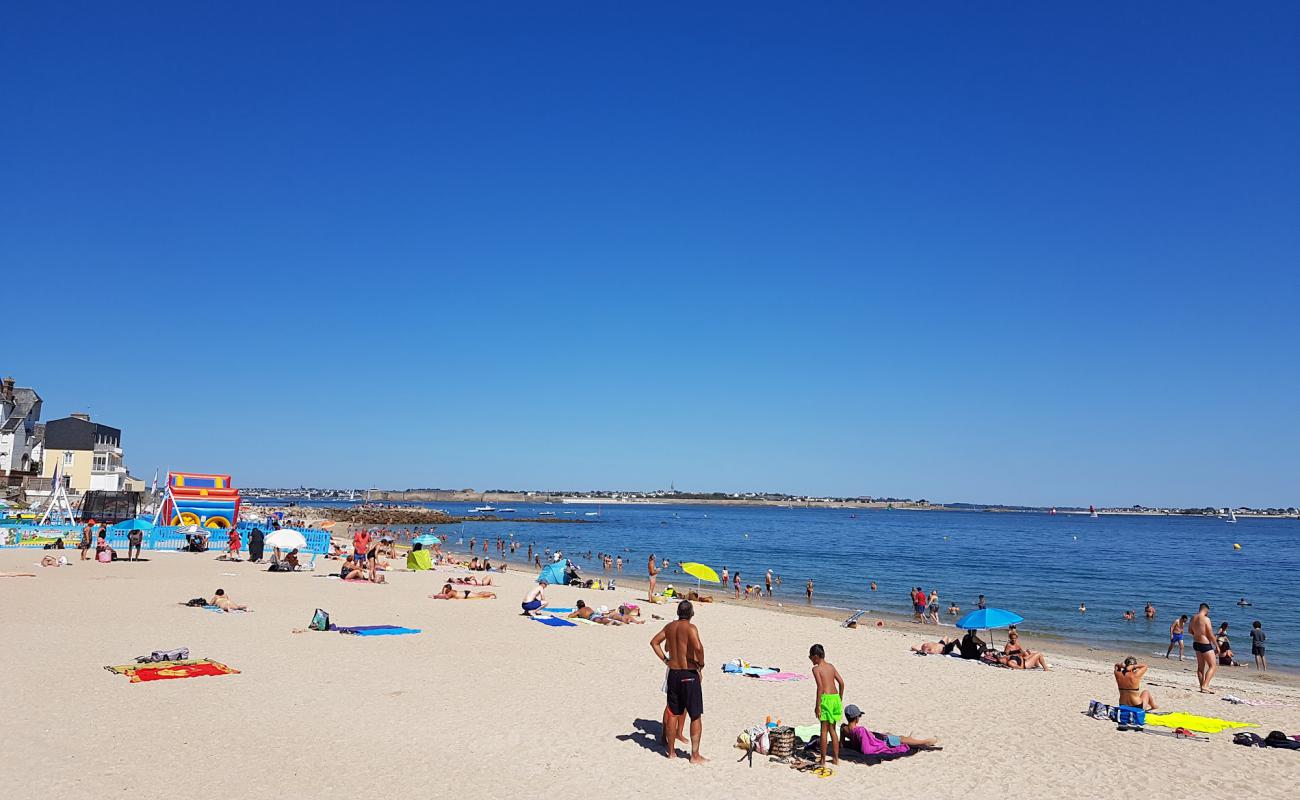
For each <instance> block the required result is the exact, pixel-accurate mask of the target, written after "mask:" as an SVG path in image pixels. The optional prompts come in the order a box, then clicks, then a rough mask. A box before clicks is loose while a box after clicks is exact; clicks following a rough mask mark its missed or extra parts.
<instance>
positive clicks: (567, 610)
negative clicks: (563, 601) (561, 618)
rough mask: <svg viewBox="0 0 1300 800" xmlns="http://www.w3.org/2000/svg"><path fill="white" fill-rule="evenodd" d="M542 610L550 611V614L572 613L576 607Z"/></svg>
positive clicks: (544, 609)
mask: <svg viewBox="0 0 1300 800" xmlns="http://www.w3.org/2000/svg"><path fill="white" fill-rule="evenodd" d="M542 610H543V611H546V612H548V613H550V614H572V613H573V612H574V611H575V610H576V609H572V608H543V609H542Z"/></svg>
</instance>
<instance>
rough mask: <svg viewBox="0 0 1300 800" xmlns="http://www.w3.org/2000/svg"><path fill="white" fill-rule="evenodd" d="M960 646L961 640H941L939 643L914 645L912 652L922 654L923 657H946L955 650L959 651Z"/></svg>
mask: <svg viewBox="0 0 1300 800" xmlns="http://www.w3.org/2000/svg"><path fill="white" fill-rule="evenodd" d="M960 644H961V640H960V639H957V638H956V637H954V638H952V639H949V640H948V641H946V642H945V641H944V640H943V639H940V640H939V641H937V642H921V643H920V644H914V645H912V652H913V653H920V654H921V655H925V656H934V655H945V656H946V655H948V654H949V653H951V652H952V651H953V650H955V649H957V647H958V646H959V645H960Z"/></svg>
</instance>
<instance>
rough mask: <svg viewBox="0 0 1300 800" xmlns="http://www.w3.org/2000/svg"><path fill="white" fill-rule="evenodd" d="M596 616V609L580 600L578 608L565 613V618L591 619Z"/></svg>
mask: <svg viewBox="0 0 1300 800" xmlns="http://www.w3.org/2000/svg"><path fill="white" fill-rule="evenodd" d="M594 616H596V611H595V609H593V608H592V607H591V606H589V605H587V604H586V603H585V602H583V601H582V600H579V601H578V605H577V608H575V609H573V611H571V612H569V613H568V614H567V615H565V619H591V618H592V617H594Z"/></svg>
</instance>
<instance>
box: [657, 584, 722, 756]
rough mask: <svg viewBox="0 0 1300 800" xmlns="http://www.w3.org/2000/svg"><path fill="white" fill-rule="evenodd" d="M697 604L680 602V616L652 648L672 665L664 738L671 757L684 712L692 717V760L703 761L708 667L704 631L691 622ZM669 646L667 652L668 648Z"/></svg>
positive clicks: (663, 632) (668, 625) (688, 601)
mask: <svg viewBox="0 0 1300 800" xmlns="http://www.w3.org/2000/svg"><path fill="white" fill-rule="evenodd" d="M694 616H695V608H694V606H692V605H691V601H690V600H683V601H681V602H680V603H678V604H677V619H676V620H674V621H673V622H670V623H668V624H667V625H665V626H664V627H663V630H661V631H659V632H658V633H656V634H655V635H654V638H653V639H651V640H650V649H651V650H653V651H654V654H655V655H656V656H658V657H659V660H660V661H661V662H662V663H663V664H665V665H666V666H667V667H668V680H667V682H666V690H667V694H668V707H667V708H666V709H664V721H663V723H664V729H663V735H662V741H663V745H664V750H665V751H666V755H667V756H668V758H676V757H677V749H676V746H675V744H676V742H677V740H678V739H679V738H680V737H681V732H682V722H683V719H682V718H683V717H684V716H690V718H691V763H692V764H703V763H705V762H706V761H708V759H706V758H705V757H704V756H702V755H700V738H701V736H702V734H703V722H702V721H701V720H700V717H701V716H702V715H703V714H704V695H703V693H702V691H701V687H700V675H701V673H702V671H703V669H704V644H703V642H701V641H700V631H699V629H698V628H696V627H695V625H694V624H692V623H691V618H692V617H694ZM665 647H667V650H668V651H667V652H666V653H665V652H664V648H665Z"/></svg>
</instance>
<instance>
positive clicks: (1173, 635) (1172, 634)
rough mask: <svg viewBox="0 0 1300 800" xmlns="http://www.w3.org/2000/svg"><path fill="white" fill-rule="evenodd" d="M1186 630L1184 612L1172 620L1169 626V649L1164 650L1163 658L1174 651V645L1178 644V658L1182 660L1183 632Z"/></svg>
mask: <svg viewBox="0 0 1300 800" xmlns="http://www.w3.org/2000/svg"><path fill="white" fill-rule="evenodd" d="M1186 630H1187V615H1186V614H1184V615H1182V616H1181V617H1179V618H1178V619H1176V620H1174V621H1173V623H1172V624H1171V625H1170V626H1169V649H1168V650H1166V651H1165V658H1169V654H1170V653H1172V652H1174V645H1178V660H1179V661H1182V660H1183V633H1184V632H1185V631H1186Z"/></svg>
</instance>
